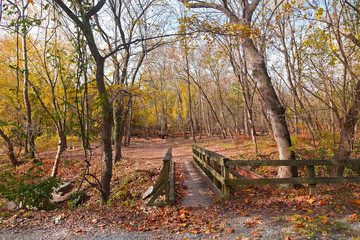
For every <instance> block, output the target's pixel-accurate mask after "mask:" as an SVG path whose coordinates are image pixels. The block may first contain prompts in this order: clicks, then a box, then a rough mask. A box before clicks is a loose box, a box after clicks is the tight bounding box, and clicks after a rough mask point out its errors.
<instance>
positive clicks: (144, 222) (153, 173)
mask: <svg viewBox="0 0 360 240" xmlns="http://www.w3.org/2000/svg"><path fill="white" fill-rule="evenodd" d="M307 141H309V139H307V138H306V137H303V139H300V141H298V142H299V143H298V145H297V155H298V157H299V156H301V157H312V156H310V155H309V156H306V154H310V153H311V151H310V150H309V149H307V145H306V144H305V143H306V142H307ZM300 143H301V144H300ZM192 144H193V143H192V141H191V140H184V139H179V138H168V139H150V140H145V139H132V142H131V144H130V146H127V147H123V149H122V153H123V160H122V161H121V162H118V163H116V165H115V166H114V174H113V182H112V196H111V199H110V202H109V204H108V205H107V206H99V202H98V199H99V196H98V193H97V191H96V190H95V189H94V188H93V187H91V186H90V185H88V184H83V185H82V186H81V189H82V191H83V195H81V196H82V198H81V200H82V203H81V204H80V205H77V204H78V202H77V201H76V200H75V199H72V200H68V201H64V202H62V203H60V204H59V205H57V207H56V208H55V209H54V210H51V211H45V210H24V209H20V210H2V211H1V213H0V238H1V239H47V240H48V239H288V240H290V239H360V238H359V236H360V187H359V185H357V184H340V185H322V186H318V194H317V195H315V196H310V195H308V194H307V188H306V187H303V188H299V189H290V188H289V189H287V188H279V187H272V186H258V187H238V188H236V189H235V190H236V191H235V195H234V196H233V197H232V198H231V199H228V200H219V199H216V198H215V196H213V203H212V205H211V206H208V207H182V206H181V199H182V198H183V197H184V196H185V194H186V193H187V189H186V187H185V186H184V185H183V183H184V180H185V173H184V169H183V167H182V163H183V162H185V161H189V160H190V159H191V145H192ZM196 144H198V145H200V146H202V147H205V148H207V149H209V150H211V151H214V152H217V153H219V154H222V155H224V156H227V157H229V158H232V159H255V158H257V159H259V158H260V159H276V158H277V157H278V156H277V151H276V144H275V143H274V142H273V141H271V140H268V137H259V139H258V144H259V154H257V155H256V156H255V155H254V154H253V148H252V144H251V139H250V138H248V137H245V136H237V137H236V138H235V139H222V140H220V139H219V138H216V137H206V138H203V139H199V140H198V141H197V143H196ZM69 147H70V148H69V150H68V151H66V152H65V153H64V155H63V157H62V164H61V167H60V172H59V174H60V175H61V176H62V179H63V181H64V182H69V181H74V183H73V185H74V187H73V191H76V190H77V189H78V188H79V185H80V182H81V177H80V175H81V172H82V169H83V168H84V159H85V158H84V153H83V151H82V150H81V148H79V146H78V145H77V144H76V142H74V143H72V142H69ZM168 147H172V149H173V151H172V153H173V157H174V161H175V167H176V174H175V178H176V179H175V181H176V190H175V191H176V196H177V197H176V198H177V200H176V206H173V207H147V206H146V202H145V201H143V200H142V199H141V196H142V194H143V193H144V192H145V191H146V190H147V188H148V187H149V186H150V185H153V184H154V182H155V181H156V180H157V177H158V173H159V169H160V168H161V166H162V159H163V157H164V156H165V153H166V151H167V149H168ZM40 156H41V159H42V160H43V162H44V168H45V170H46V171H47V172H50V170H51V167H52V163H53V158H54V156H55V151H52V150H46V151H45V150H44V151H43V152H41V154H40ZM101 160H102V154H101V146H100V147H98V148H95V149H94V151H93V152H92V155H91V159H90V163H91V167H90V172H91V173H92V174H94V175H96V176H100V171H101ZM24 165H25V164H24ZM253 170H254V171H256V172H257V173H259V174H262V175H265V176H274V175H276V169H273V168H257V169H253ZM318 171H324V169H318Z"/></svg>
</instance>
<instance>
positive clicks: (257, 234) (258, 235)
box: [251, 232, 261, 237]
mask: <svg viewBox="0 0 360 240" xmlns="http://www.w3.org/2000/svg"><path fill="white" fill-rule="evenodd" d="M251 236H252V237H261V235H260V234H259V233H258V232H253V233H252V234H251Z"/></svg>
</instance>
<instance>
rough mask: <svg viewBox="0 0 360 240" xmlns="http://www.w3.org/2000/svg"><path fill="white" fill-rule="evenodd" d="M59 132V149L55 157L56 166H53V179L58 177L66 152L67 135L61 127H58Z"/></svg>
mask: <svg viewBox="0 0 360 240" xmlns="http://www.w3.org/2000/svg"><path fill="white" fill-rule="evenodd" d="M57 132H58V147H57V152H56V156H55V161H54V166H53V169H52V172H51V177H56V176H57V173H58V169H59V165H60V159H61V155H62V153H63V152H64V150H65V142H64V139H65V134H64V132H63V130H62V129H61V128H60V127H58V130H57Z"/></svg>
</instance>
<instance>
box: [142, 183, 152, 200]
mask: <svg viewBox="0 0 360 240" xmlns="http://www.w3.org/2000/svg"><path fill="white" fill-rule="evenodd" d="M153 190H154V186H150V187H149V189H148V190H147V191H146V192H145V193H144V195H143V196H142V199H143V200H145V199H147V198H148V197H150V196H151V194H152V191H153Z"/></svg>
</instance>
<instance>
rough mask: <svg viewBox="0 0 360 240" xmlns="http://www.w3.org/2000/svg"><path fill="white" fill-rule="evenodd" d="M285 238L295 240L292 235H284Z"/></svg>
mask: <svg viewBox="0 0 360 240" xmlns="http://www.w3.org/2000/svg"><path fill="white" fill-rule="evenodd" d="M285 240H296V239H295V238H294V237H292V236H285Z"/></svg>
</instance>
